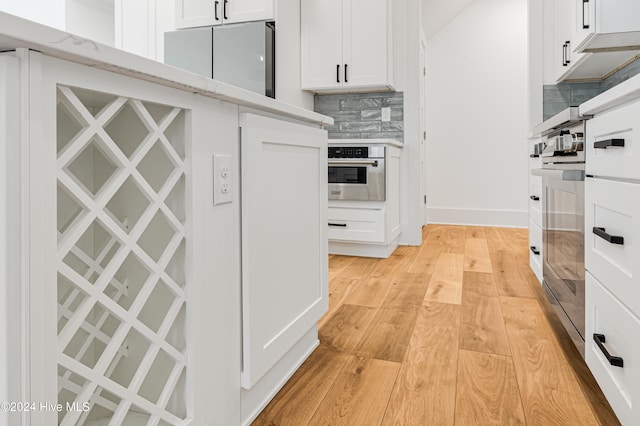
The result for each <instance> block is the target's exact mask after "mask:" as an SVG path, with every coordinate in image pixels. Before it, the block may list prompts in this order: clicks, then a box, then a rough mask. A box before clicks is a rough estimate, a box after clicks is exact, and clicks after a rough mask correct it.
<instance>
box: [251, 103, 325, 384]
mask: <svg viewBox="0 0 640 426" xmlns="http://www.w3.org/2000/svg"><path fill="white" fill-rule="evenodd" d="M240 126H241V128H242V130H241V152H242V156H241V161H242V165H241V170H242V172H241V175H242V191H241V192H242V328H243V333H242V334H243V372H242V386H243V387H244V388H246V389H250V388H251V387H252V386H253V385H254V384H256V383H257V382H258V381H259V380H260V378H261V377H262V376H263V375H264V374H265V373H266V372H267V371H268V370H269V369H270V368H271V367H272V366H273V365H275V364H276V362H277V361H278V360H280V358H282V356H283V355H285V354H286V353H287V351H289V349H291V348H292V347H293V346H294V345H295V343H296V342H297V341H298V340H299V339H300V338H301V337H302V336H303V335H304V334H305V333H307V332H308V331H309V330H310V329H312V328H313V327H314V326H315V324H316V322H317V321H318V319H319V318H320V317H321V316H322V314H324V312H325V311H326V310H327V306H328V284H327V267H328V266H327V251H328V247H327V246H328V242H327V229H326V227H327V225H326V223H327V210H328V207H327V133H326V131H324V130H320V129H313V128H309V127H305V126H301V125H297V124H293V123H288V122H284V121H280V120H275V119H271V118H265V117H261V116H257V115H253V114H242V115H241V118H240Z"/></svg>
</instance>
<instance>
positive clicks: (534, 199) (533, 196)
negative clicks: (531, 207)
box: [529, 195, 540, 201]
mask: <svg viewBox="0 0 640 426" xmlns="http://www.w3.org/2000/svg"><path fill="white" fill-rule="evenodd" d="M529 198H531V199H532V200H533V201H540V197H538V196H537V195H532V196H531V197H529Z"/></svg>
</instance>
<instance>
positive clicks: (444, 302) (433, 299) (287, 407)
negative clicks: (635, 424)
mask: <svg viewBox="0 0 640 426" xmlns="http://www.w3.org/2000/svg"><path fill="white" fill-rule="evenodd" d="M528 263H529V253H528V236H527V231H526V230H522V229H505V228H489V227H465V226H443V225H429V226H426V227H425V228H423V244H422V246H420V247H399V248H398V250H396V252H395V253H394V254H393V255H392V256H390V257H389V259H368V258H356V257H348V256H337V255H336V256H330V258H329V279H330V282H329V310H328V312H327V314H326V315H325V316H324V317H323V318H322V320H321V321H320V322H319V326H320V328H319V336H320V346H319V347H318V348H317V349H316V350H315V352H314V353H313V354H311V356H310V357H309V359H308V360H307V361H306V362H305V363H304V364H303V365H302V367H301V368H300V369H299V370H298V371H297V372H296V373H295V374H294V376H293V377H292V378H291V380H289V382H288V383H287V384H285V386H284V387H283V388H282V390H280V392H279V393H278V395H276V397H275V398H274V399H273V401H271V403H270V404H269V405H268V406H267V407H266V408H265V409H264V411H263V412H262V413H261V414H260V416H259V417H258V418H257V419H256V420H255V422H254V423H253V424H254V425H291V426H299V425H307V424H313V425H317V424H322V425H350V426H351V425H357V426H369V425H403V426H406V425H409V426H412V425H416V426H422V425H460V426H467V425H569V426H572V425H576V426H578V425H580V426H582V425H604V426H610V425H617V424H619V423H618V421H617V419H616V418H615V415H614V414H613V412H612V410H611V408H610V407H609V405H608V404H607V402H606V400H605V398H604V396H603V395H602V392H601V391H600V389H599V388H598V387H597V384H596V383H595V381H594V379H593V377H592V376H591V375H590V373H589V372H588V369H587V367H586V365H585V364H584V361H583V360H582V358H581V357H580V355H579V353H578V351H577V350H576V349H575V347H573V344H572V343H571V341H570V339H569V338H568V337H567V335H566V332H564V329H562V326H561V324H560V322H559V320H558V319H557V317H555V316H554V315H555V314H554V313H553V309H552V308H551V307H550V306H549V304H548V302H547V301H546V299H545V297H544V294H543V293H542V290H541V288H540V284H539V283H538V281H537V280H536V278H535V276H534V275H533V273H532V272H531V270H530V269H529V267H528Z"/></svg>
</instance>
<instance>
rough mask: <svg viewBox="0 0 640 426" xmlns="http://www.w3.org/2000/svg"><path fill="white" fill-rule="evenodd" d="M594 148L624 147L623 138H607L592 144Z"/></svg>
mask: <svg viewBox="0 0 640 426" xmlns="http://www.w3.org/2000/svg"><path fill="white" fill-rule="evenodd" d="M593 147H594V148H595V149H607V148H611V147H617V148H624V139H607V140H604V141H598V142H595V143H594V144H593Z"/></svg>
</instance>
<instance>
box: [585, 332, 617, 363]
mask: <svg viewBox="0 0 640 426" xmlns="http://www.w3.org/2000/svg"><path fill="white" fill-rule="evenodd" d="M593 341H594V342H596V345H598V348H599V349H600V350H601V351H602V354H603V355H604V357H605V358H607V361H609V364H611V365H613V366H614V367H620V368H623V367H624V360H623V359H622V358H620V357H619V356H612V355H611V354H610V353H609V351H608V350H607V348H605V347H604V344H605V343H606V342H607V341H606V339H605V337H604V334H597V333H593Z"/></svg>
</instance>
